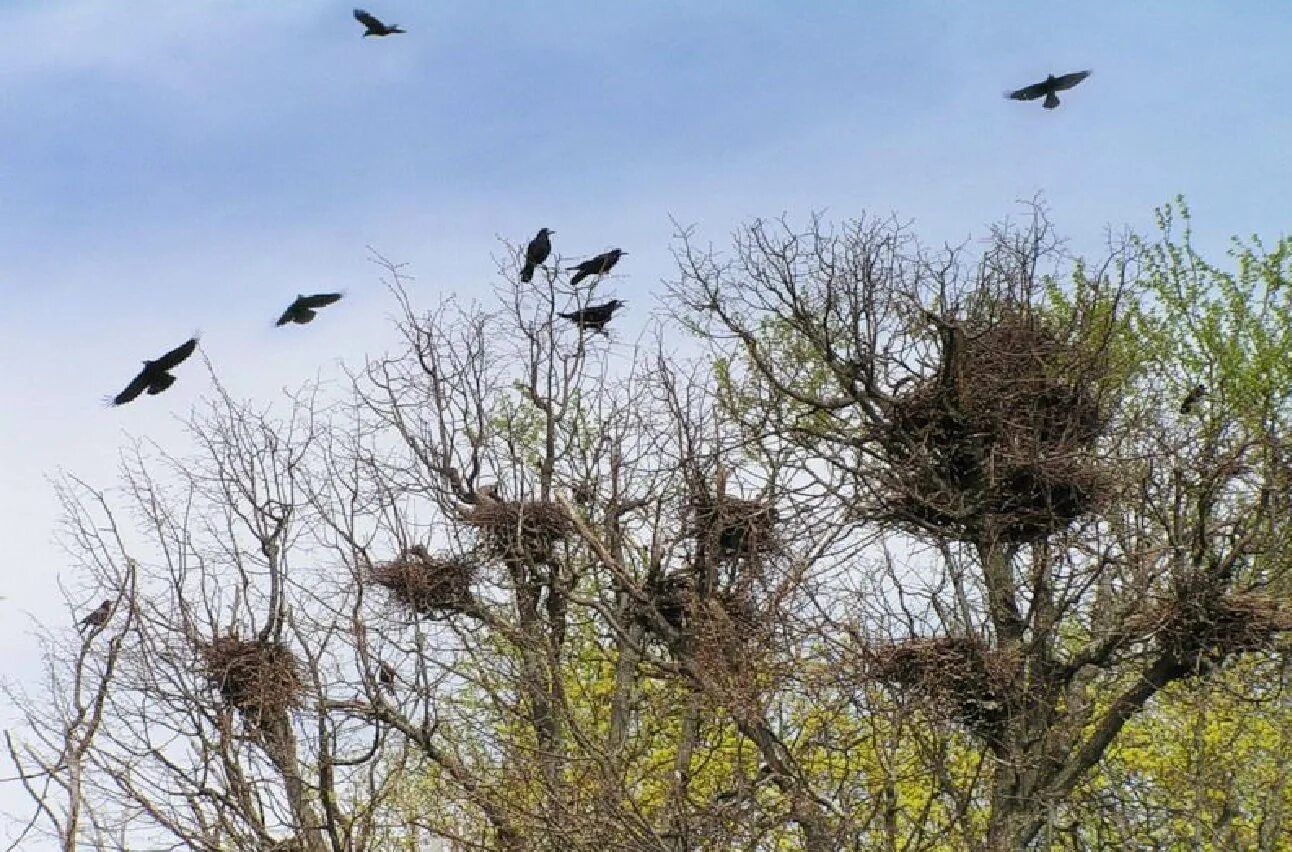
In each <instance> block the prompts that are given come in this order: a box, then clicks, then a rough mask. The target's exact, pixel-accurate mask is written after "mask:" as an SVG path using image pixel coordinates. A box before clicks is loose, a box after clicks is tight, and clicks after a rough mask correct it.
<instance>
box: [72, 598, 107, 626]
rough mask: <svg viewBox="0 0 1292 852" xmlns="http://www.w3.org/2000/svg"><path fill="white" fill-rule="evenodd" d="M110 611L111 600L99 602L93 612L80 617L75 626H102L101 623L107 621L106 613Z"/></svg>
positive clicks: (103, 623)
mask: <svg viewBox="0 0 1292 852" xmlns="http://www.w3.org/2000/svg"><path fill="white" fill-rule="evenodd" d="M110 612H112V601H110V600H106V601H104V602H103V603H101V604H99V606H98V608H97V609H95V610H94V612H92V613H90V614H89V615H87V616H86V617H85V618H82V619H81V620H80V621H79V622H78V623H77V625H76V626H77V627H102V626H103V625H105V624H107V623H108V614H109V613H110Z"/></svg>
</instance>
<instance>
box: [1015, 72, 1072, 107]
mask: <svg viewBox="0 0 1292 852" xmlns="http://www.w3.org/2000/svg"><path fill="white" fill-rule="evenodd" d="M1089 76H1090V72H1089V71H1073V72H1072V73H1071V74H1064V75H1063V76H1062V77H1055V76H1054V75H1053V74H1050V75H1049V76H1048V77H1046V78H1045V79H1044V80H1042V81H1041V82H1040V83H1033V84H1032V85H1030V86H1024V87H1023V88H1021V89H1017V90H1015V91H1013V92H1006V93H1005V97H1007V98H1011V99H1013V100H1016V101H1034V100H1036V99H1037V98H1040V97H1044V98H1045V103H1043V104H1041V106H1043V107H1045V108H1046V109H1054V108H1055V107H1056V106H1058V105H1059V96H1058V92H1062V91H1064V90H1065V89H1071V88H1072V87H1073V86H1075V85H1077V84H1078V83H1080V82H1081V81H1082V80H1084V79H1086V78H1087V77H1089Z"/></svg>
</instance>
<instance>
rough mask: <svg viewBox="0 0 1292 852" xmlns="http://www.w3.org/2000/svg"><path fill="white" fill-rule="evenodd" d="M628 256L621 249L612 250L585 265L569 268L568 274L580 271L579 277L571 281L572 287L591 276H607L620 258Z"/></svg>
mask: <svg viewBox="0 0 1292 852" xmlns="http://www.w3.org/2000/svg"><path fill="white" fill-rule="evenodd" d="M626 254H628V252H626V251H623V250H621V249H611V250H610V251H608V252H606V253H605V254H599V255H597V256H596V257H594V258H592V259H591V260H585V261H583V263H580V264H579V265H578V266H571V267H568V268H567V269H566V271H567V272H573V271H574V270H576V269H577V270H578V271H579V272H578V274H577V275H575V276H574V277H573V278H571V279H570V286H574V285H576V284H578V283H579V282H580V281H582V280H583V279H584V278H587V277H588V276H589V275H605V274H606V273H607V272H609V271H610V270H612V269H614V268H615V264H616V263H618V262H619V258H621V257H623V256H624V255H626Z"/></svg>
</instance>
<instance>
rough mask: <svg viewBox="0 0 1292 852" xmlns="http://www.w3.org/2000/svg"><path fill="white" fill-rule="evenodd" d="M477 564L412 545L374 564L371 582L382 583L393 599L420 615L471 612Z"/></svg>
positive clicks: (369, 573) (369, 576) (369, 577)
mask: <svg viewBox="0 0 1292 852" xmlns="http://www.w3.org/2000/svg"><path fill="white" fill-rule="evenodd" d="M474 579H475V566H474V565H472V564H471V563H470V562H467V561H466V560H463V559H454V558H437V557H433V556H431V555H430V554H429V553H428V552H427V551H426V548H424V547H422V546H421V545H413V546H412V547H410V548H408V549H407V550H405V551H404V552H403V553H401V554H400V555H399V557H398V558H396V559H393V560H391V561H390V562H385V563H382V564H380V565H376V566H373V568H372V569H371V570H370V571H369V572H368V581H369V582H370V583H374V584H376V585H378V586H383V587H385V588H386V589H387V590H389V592H390V596H391V598H392V599H394V600H395V601H397V602H398V603H400V604H401V605H403V606H405V607H407V608H409V609H411V610H413V611H414V612H416V613H417V614H418V615H446V614H448V613H454V612H458V613H461V612H469V611H471V610H472V609H473V608H474V606H475V599H474V598H473V597H472V595H471V583H472V581H473V580H474Z"/></svg>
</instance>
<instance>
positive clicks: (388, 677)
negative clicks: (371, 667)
mask: <svg viewBox="0 0 1292 852" xmlns="http://www.w3.org/2000/svg"><path fill="white" fill-rule="evenodd" d="M377 682H378V683H380V684H381V685H382V687H384V688H385V690H386V691H387V692H390V693H394V691H395V667H394V666H392V665H391V664H390V663H387V662H386V661H384V660H383V661H382V663H381V665H380V666H379V667H378V668H377Z"/></svg>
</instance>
